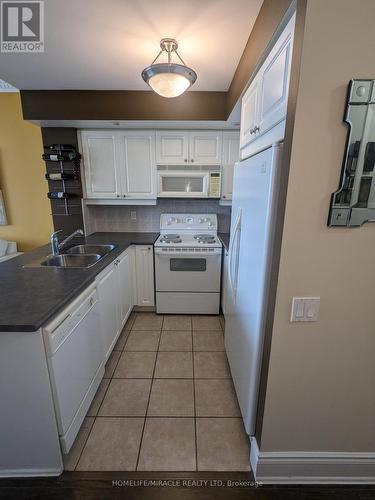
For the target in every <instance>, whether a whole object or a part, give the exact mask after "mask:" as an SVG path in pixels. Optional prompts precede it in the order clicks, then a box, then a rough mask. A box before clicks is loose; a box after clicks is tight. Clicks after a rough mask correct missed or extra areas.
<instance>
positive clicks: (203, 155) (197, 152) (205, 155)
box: [189, 130, 223, 165]
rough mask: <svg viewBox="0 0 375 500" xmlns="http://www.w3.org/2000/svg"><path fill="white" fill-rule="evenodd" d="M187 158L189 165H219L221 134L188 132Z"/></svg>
mask: <svg viewBox="0 0 375 500" xmlns="http://www.w3.org/2000/svg"><path fill="white" fill-rule="evenodd" d="M189 138H190V140H189V158H190V162H191V163H198V164H200V165H220V164H221V148H222V140H223V134H222V132H221V131H219V132H216V131H203V130H199V131H198V132H190V134H189Z"/></svg>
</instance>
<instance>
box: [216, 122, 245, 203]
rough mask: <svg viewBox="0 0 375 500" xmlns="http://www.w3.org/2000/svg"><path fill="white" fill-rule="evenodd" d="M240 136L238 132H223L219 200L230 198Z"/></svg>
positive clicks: (223, 200) (224, 200)
mask: <svg viewBox="0 0 375 500" xmlns="http://www.w3.org/2000/svg"><path fill="white" fill-rule="evenodd" d="M239 153H240V137H239V133H238V132H234V131H233V132H232V131H228V132H226V131H225V132H223V162H222V173H221V200H220V201H221V202H227V203H222V204H228V203H230V202H231V200H232V192H233V172H234V164H235V163H236V162H237V161H238V160H239Z"/></svg>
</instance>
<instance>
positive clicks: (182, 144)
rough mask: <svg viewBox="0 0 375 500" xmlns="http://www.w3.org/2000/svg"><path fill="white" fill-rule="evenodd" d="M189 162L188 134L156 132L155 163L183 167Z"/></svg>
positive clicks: (169, 131)
mask: <svg viewBox="0 0 375 500" xmlns="http://www.w3.org/2000/svg"><path fill="white" fill-rule="evenodd" d="M188 160H189V134H188V132H184V131H178V130H176V131H174V130H161V131H160V132H156V163H157V164H158V165H183V164H185V163H187V162H188Z"/></svg>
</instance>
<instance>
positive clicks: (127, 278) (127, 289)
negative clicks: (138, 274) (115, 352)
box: [117, 247, 134, 329]
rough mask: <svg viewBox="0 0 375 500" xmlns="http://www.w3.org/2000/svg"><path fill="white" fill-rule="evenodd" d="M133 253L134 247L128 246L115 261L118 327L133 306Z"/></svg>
mask: <svg viewBox="0 0 375 500" xmlns="http://www.w3.org/2000/svg"><path fill="white" fill-rule="evenodd" d="M133 255H134V248H133V247H130V248H129V249H128V250H126V252H124V253H123V254H122V256H121V257H120V258H119V259H118V261H117V262H118V263H117V278H118V292H119V294H118V296H119V303H120V306H119V311H120V329H122V327H123V326H124V325H125V323H126V320H127V319H128V317H129V314H130V313H131V311H132V309H133V306H134V293H133V289H134V285H133V269H134V265H133V260H134V259H133Z"/></svg>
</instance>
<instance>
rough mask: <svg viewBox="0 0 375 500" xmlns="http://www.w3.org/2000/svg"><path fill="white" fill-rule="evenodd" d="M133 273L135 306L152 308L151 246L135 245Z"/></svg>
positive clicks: (152, 269)
mask: <svg viewBox="0 0 375 500" xmlns="http://www.w3.org/2000/svg"><path fill="white" fill-rule="evenodd" d="M135 271H136V281H137V295H136V304H137V306H154V305H155V287H154V252H153V246H152V245H137V246H136V247H135Z"/></svg>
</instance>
